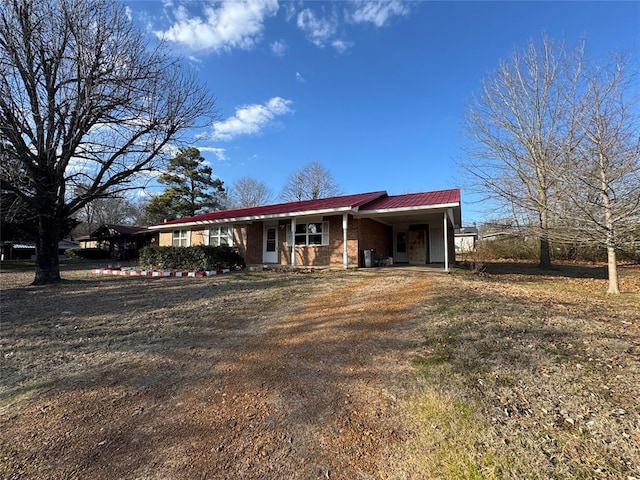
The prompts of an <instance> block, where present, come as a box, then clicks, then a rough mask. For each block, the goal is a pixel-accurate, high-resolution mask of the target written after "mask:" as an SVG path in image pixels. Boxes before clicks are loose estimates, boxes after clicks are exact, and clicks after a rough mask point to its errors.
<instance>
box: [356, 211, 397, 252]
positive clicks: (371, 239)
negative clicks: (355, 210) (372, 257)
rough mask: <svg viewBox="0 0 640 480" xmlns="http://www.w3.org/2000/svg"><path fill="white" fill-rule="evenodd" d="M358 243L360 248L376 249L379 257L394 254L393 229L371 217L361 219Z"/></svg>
mask: <svg viewBox="0 0 640 480" xmlns="http://www.w3.org/2000/svg"><path fill="white" fill-rule="evenodd" d="M358 245H359V249H360V250H371V249H375V251H376V253H377V255H378V257H381V258H386V257H391V256H392V255H393V229H392V228H391V227H390V226H388V225H385V224H383V223H380V222H376V221H375V220H371V219H369V218H362V219H360V220H359V228H358Z"/></svg>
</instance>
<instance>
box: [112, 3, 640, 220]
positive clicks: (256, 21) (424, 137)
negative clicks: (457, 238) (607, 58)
mask: <svg viewBox="0 0 640 480" xmlns="http://www.w3.org/2000/svg"><path fill="white" fill-rule="evenodd" d="M125 3H126V5H127V6H128V7H129V8H130V10H131V16H132V18H133V20H134V21H135V22H136V23H138V24H139V25H140V26H141V27H142V28H143V29H145V30H146V31H147V33H148V34H149V35H150V37H152V38H163V39H164V40H166V41H167V43H168V44H169V46H170V48H171V49H172V50H173V51H174V52H175V53H176V55H180V56H183V57H185V59H186V61H187V62H189V63H191V64H192V65H193V67H195V68H196V69H197V71H198V74H199V76H200V78H201V80H202V81H203V82H205V84H206V85H207V87H208V88H209V89H210V91H211V92H212V93H213V94H214V95H215V97H216V98H217V107H218V108H219V113H220V120H219V121H218V122H216V123H214V124H213V125H211V126H210V128H208V129H205V130H201V131H199V132H198V133H199V134H200V140H199V142H198V143H197V144H196V146H197V147H199V148H200V149H201V151H202V154H203V156H204V157H205V158H206V159H207V160H208V162H209V163H210V164H211V166H212V167H213V169H214V173H215V174H216V175H217V176H219V177H220V178H221V179H222V180H223V181H224V182H225V184H226V185H227V186H228V185H231V184H232V183H233V181H234V180H235V179H236V178H238V177H243V176H251V177H254V178H257V179H259V180H262V181H264V182H265V183H266V184H267V185H268V186H269V187H270V188H271V189H272V190H273V191H274V192H275V193H276V194H279V193H280V191H281V189H282V187H283V185H284V184H285V182H286V179H287V176H288V175H289V174H290V173H292V172H293V171H294V170H297V169H299V168H300V167H302V166H303V165H305V164H306V163H308V162H310V161H317V162H320V163H321V164H323V165H324V166H325V167H326V168H327V169H329V170H330V171H331V173H332V174H333V176H334V178H335V180H336V181H337V182H338V183H339V184H340V187H341V189H342V191H343V192H344V193H345V194H350V193H361V192H368V191H376V190H386V191H387V192H388V193H389V194H401V193H409V192H417V191H427V190H439V189H446V188H454V187H460V188H461V189H462V200H463V221H464V223H465V224H467V225H468V224H470V222H472V221H478V222H480V221H482V220H483V219H484V218H485V216H486V215H488V214H487V213H486V212H485V210H484V208H483V207H482V206H481V205H478V204H476V203H474V201H475V200H476V199H475V198H474V197H473V195H471V194H470V193H469V192H467V191H466V189H465V184H464V178H463V175H462V174H461V172H460V171H459V169H458V167H457V166H456V161H457V160H463V158H464V157H463V155H464V154H463V151H462V146H463V144H464V143H463V142H464V139H463V138H462V136H461V135H460V124H461V121H462V115H463V113H464V111H465V102H466V101H467V99H468V98H469V97H470V96H471V95H473V94H474V93H475V92H477V91H478V89H479V87H480V82H481V80H482V79H483V78H485V77H486V76H487V75H488V74H489V73H490V72H491V71H493V70H494V69H496V68H497V66H498V63H499V61H500V60H501V59H507V58H508V57H509V56H510V54H511V52H512V51H513V49H514V48H522V47H524V46H525V45H526V44H527V42H529V41H530V40H532V39H533V40H536V41H539V40H540V39H541V36H542V34H543V32H544V33H546V34H547V35H548V36H549V37H550V38H552V39H554V40H561V39H564V40H565V41H566V43H567V44H568V45H569V46H575V45H576V43H577V42H578V41H579V39H580V38H581V37H584V38H586V46H587V52H588V53H589V54H590V55H592V56H596V57H597V56H601V55H606V54H607V52H611V51H614V50H615V51H617V50H620V49H622V50H624V51H626V52H630V53H632V54H633V55H634V57H635V60H636V61H637V60H638V58H639V56H638V54H639V52H640V2H638V1H635V2H606V1H603V2H587V1H573V2H551V1H549V2H546V1H544V2H543V1H539V2H506V1H504V2H458V1H451V2H426V1H425V2H403V1H398V0H390V1H385V2H360V1H354V2H321V1H300V2H278V1H277V0H247V1H236V0H234V1H222V2H195V1H189V2H183V1H179V0H167V1H164V2H160V1H131V0H129V1H125ZM194 133H195V132H194Z"/></svg>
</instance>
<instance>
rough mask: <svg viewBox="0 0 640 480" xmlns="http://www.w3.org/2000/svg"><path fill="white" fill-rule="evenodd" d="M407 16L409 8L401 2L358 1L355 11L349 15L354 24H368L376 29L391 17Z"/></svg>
mask: <svg viewBox="0 0 640 480" xmlns="http://www.w3.org/2000/svg"><path fill="white" fill-rule="evenodd" d="M408 14H409V7H408V6H407V4H406V3H404V2H402V1H401V0H385V1H368V0H360V1H358V2H357V3H356V7H355V10H354V11H353V13H352V14H351V20H353V21H354V22H355V23H365V22H369V23H373V24H374V25H375V26H377V27H382V26H383V25H384V24H385V23H387V20H389V19H390V18H391V17H393V16H395V15H398V16H404V15H408Z"/></svg>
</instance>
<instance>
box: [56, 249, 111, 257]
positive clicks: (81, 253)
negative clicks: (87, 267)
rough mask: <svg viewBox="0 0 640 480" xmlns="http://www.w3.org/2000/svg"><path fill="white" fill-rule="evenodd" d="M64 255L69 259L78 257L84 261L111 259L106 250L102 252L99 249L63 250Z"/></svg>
mask: <svg viewBox="0 0 640 480" xmlns="http://www.w3.org/2000/svg"><path fill="white" fill-rule="evenodd" d="M69 252H73V253H69ZM64 254H65V255H66V256H68V257H70V258H74V257H80V258H84V259H85V260H104V259H107V258H110V257H111V255H110V253H109V251H108V250H103V249H101V248H78V249H75V250H65V252H64Z"/></svg>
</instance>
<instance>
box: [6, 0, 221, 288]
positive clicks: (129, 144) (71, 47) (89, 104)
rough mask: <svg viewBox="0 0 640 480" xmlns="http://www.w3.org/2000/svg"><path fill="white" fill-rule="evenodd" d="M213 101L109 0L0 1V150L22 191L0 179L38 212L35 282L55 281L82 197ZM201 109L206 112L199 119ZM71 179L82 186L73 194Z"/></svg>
mask: <svg viewBox="0 0 640 480" xmlns="http://www.w3.org/2000/svg"><path fill="white" fill-rule="evenodd" d="M213 107H214V99H213V98H212V97H211V96H210V95H209V94H208V93H207V92H206V91H205V89H204V87H203V85H201V84H199V83H198V82H197V81H196V80H195V77H194V76H193V74H190V73H188V72H186V71H185V70H184V69H183V68H182V67H181V64H180V63H179V62H178V61H177V60H176V59H173V58H171V57H170V56H169V54H168V53H167V51H166V50H165V49H163V48H162V46H159V47H151V46H150V45H148V44H147V42H146V41H145V37H144V34H143V32H141V31H140V30H139V29H138V28H136V27H135V26H134V24H133V23H132V22H131V21H130V19H129V18H128V15H127V10H126V7H125V6H124V4H122V3H119V2H116V1H115V0H92V1H89V2H87V1H85V0H6V1H4V2H2V3H1V4H0V135H1V137H0V148H1V151H0V155H1V156H2V159H3V160H5V159H7V158H11V159H12V160H15V161H17V162H19V163H20V164H21V167H22V169H23V170H24V172H25V174H26V175H27V177H28V178H29V188H24V186H23V185H22V184H20V183H18V182H14V181H13V180H12V179H11V178H4V177H3V178H2V182H3V188H4V189H6V190H8V191H12V192H13V193H14V194H16V195H17V196H19V197H20V198H21V199H22V200H23V201H24V202H25V203H27V204H28V205H30V208H32V209H33V211H34V212H35V214H36V216H37V219H38V240H37V260H36V274H35V279H34V283H36V284H40V283H48V282H56V281H59V280H60V268H59V264H58V241H59V240H60V238H61V226H62V225H63V224H64V222H65V221H66V220H67V219H68V218H70V217H71V216H72V215H74V214H75V213H76V212H77V211H78V210H79V209H81V208H82V207H83V206H84V205H86V204H87V203H88V202H91V201H92V200H95V199H97V198H102V197H106V196H109V195H113V194H114V193H117V192H118V191H123V190H126V189H129V188H133V187H134V186H135V183H136V181H137V180H138V179H139V176H140V175H141V174H144V173H145V172H148V171H151V170H153V169H155V168H156V167H157V166H158V164H159V163H161V162H163V161H164V157H163V152H164V151H165V150H166V147H167V145H168V144H169V143H170V142H171V143H175V142H178V141H180V139H181V136H182V134H183V133H185V132H186V131H187V129H188V128H189V127H192V126H194V125H195V124H196V123H197V122H198V120H200V119H202V120H205V119H206V120H207V121H209V120H210V119H211V118H212V117H213V116H214V115H213V113H214V112H213ZM207 117H208V118H207ZM78 184H85V185H88V187H89V188H88V189H87V190H86V192H84V193H82V194H75V193H74V192H75V190H74V187H75V185H78Z"/></svg>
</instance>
